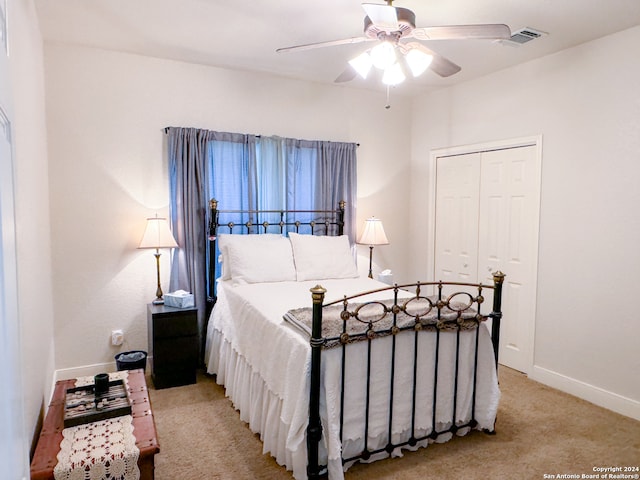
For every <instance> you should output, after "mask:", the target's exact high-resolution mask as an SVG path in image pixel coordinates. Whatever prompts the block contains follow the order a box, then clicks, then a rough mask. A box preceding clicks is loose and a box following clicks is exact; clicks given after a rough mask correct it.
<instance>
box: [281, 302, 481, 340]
mask: <svg viewBox="0 0 640 480" xmlns="http://www.w3.org/2000/svg"><path fill="white" fill-rule="evenodd" d="M394 317H395V322H394ZM486 318H487V317H484V316H479V315H478V312H477V311H476V310H474V309H473V308H471V306H469V305H466V304H463V303H460V302H452V303H451V304H446V302H443V303H440V304H439V303H438V300H437V298H434V297H428V298H420V299H416V298H415V297H414V298H401V299H398V303H397V304H396V303H395V302H394V300H376V301H370V302H364V303H348V304H347V305H346V307H345V305H344V304H336V305H331V306H327V307H324V308H323V309H322V337H323V338H324V340H325V342H324V345H323V348H325V349H327V348H333V347H336V346H339V345H342V344H345V343H352V342H358V341H363V340H367V339H370V338H371V339H373V338H375V337H383V336H387V335H392V334H394V333H398V332H400V331H402V330H408V329H425V330H446V331H456V330H471V329H474V328H477V326H478V322H480V321H484V320H486ZM284 320H285V321H287V322H289V323H290V324H291V325H293V326H295V327H296V328H297V329H298V330H299V331H300V333H301V334H303V335H305V337H306V338H311V325H312V321H313V309H312V308H311V307H304V308H296V309H293V310H289V311H288V312H287V313H285V314H284Z"/></svg>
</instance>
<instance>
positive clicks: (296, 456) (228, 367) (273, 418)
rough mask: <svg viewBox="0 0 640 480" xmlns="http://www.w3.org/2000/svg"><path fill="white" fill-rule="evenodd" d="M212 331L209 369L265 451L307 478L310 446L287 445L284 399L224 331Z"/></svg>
mask: <svg viewBox="0 0 640 480" xmlns="http://www.w3.org/2000/svg"><path fill="white" fill-rule="evenodd" d="M210 333H211V335H209V339H210V343H209V344H208V349H207V352H206V357H205V358H208V359H209V364H208V365H207V373H210V374H215V375H216V382H217V383H218V384H219V385H223V386H224V387H225V392H226V395H227V397H229V398H230V399H231V401H232V402H233V406H234V407H235V408H236V409H237V410H238V411H239V412H240V419H241V420H242V421H243V422H246V423H248V424H249V428H250V429H251V431H252V432H254V433H257V434H259V435H260V439H261V440H262V443H263V447H262V453H268V454H270V455H271V456H273V457H274V458H275V460H276V462H278V464H279V465H283V466H285V467H286V468H287V469H288V470H292V471H293V474H294V477H295V478H296V479H298V480H302V479H306V478H307V447H306V444H305V443H304V442H303V443H302V444H300V445H299V448H297V449H296V450H295V451H292V450H291V449H290V448H288V447H287V438H288V436H289V432H290V430H291V425H288V424H286V423H285V422H284V421H282V416H281V411H282V400H281V399H280V398H279V397H278V396H277V395H275V394H274V393H273V392H271V391H270V390H269V388H268V387H267V386H266V384H265V382H264V381H263V379H262V378H261V377H260V375H259V374H257V373H255V372H253V370H252V368H251V366H250V365H249V364H248V363H247V362H246V360H245V359H244V358H243V357H242V356H241V355H239V354H238V353H237V352H236V351H235V350H234V349H233V348H232V347H231V344H230V343H229V342H227V341H226V340H225V339H224V338H223V336H222V334H221V333H220V332H217V331H216V332H210ZM325 461H326V453H325Z"/></svg>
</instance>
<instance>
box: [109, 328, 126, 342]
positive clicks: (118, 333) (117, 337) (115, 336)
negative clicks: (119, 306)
mask: <svg viewBox="0 0 640 480" xmlns="http://www.w3.org/2000/svg"><path fill="white" fill-rule="evenodd" d="M123 343H124V332H123V331H122V330H112V331H111V345H115V346H120V345H122V344H123Z"/></svg>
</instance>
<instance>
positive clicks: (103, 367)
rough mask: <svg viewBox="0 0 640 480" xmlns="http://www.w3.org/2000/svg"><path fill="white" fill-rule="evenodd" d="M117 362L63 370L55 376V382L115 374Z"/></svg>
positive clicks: (55, 373) (57, 371) (56, 372)
mask: <svg viewBox="0 0 640 480" xmlns="http://www.w3.org/2000/svg"><path fill="white" fill-rule="evenodd" d="M115 371H116V362H107V363H95V364H93V365H83V366H80V367H72V368H62V369H60V370H56V371H55V372H54V374H53V376H54V382H53V383H55V382H57V381H58V380H68V379H69V378H78V377H93V376H94V375H97V374H98V373H105V372H115Z"/></svg>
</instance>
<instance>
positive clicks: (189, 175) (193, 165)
mask: <svg viewBox="0 0 640 480" xmlns="http://www.w3.org/2000/svg"><path fill="white" fill-rule="evenodd" d="M168 134H169V141H168V152H169V195H170V199H171V201H170V202H169V215H170V220H171V229H172V231H173V234H174V236H175V238H176V241H177V242H178V245H179V246H180V248H179V249H175V250H174V251H173V262H172V268H171V279H170V282H169V289H170V290H169V291H171V292H173V291H175V290H179V289H180V290H186V291H188V292H191V293H193V296H194V300H195V306H196V307H197V308H198V332H199V340H200V341H199V342H198V345H200V348H202V342H203V340H204V328H205V323H206V311H207V309H206V305H207V292H206V288H207V287H206V285H207V283H206V279H207V273H206V248H207V245H206V238H207V237H206V208H207V204H208V200H209V199H208V198H207V196H206V191H205V188H206V183H205V181H206V171H207V161H206V160H207V155H206V152H207V142H208V141H209V137H210V132H207V131H206V130H200V129H195V128H174V127H170V128H169V129H168ZM199 358H200V357H199Z"/></svg>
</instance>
